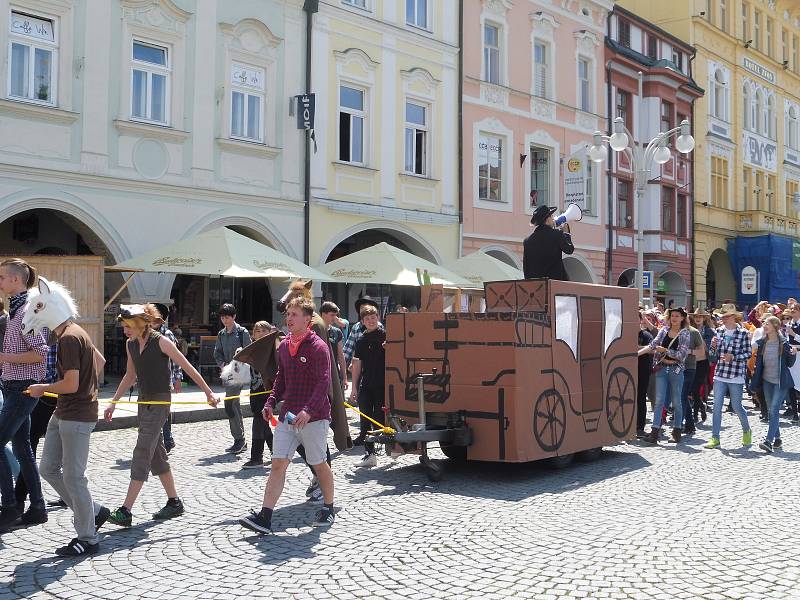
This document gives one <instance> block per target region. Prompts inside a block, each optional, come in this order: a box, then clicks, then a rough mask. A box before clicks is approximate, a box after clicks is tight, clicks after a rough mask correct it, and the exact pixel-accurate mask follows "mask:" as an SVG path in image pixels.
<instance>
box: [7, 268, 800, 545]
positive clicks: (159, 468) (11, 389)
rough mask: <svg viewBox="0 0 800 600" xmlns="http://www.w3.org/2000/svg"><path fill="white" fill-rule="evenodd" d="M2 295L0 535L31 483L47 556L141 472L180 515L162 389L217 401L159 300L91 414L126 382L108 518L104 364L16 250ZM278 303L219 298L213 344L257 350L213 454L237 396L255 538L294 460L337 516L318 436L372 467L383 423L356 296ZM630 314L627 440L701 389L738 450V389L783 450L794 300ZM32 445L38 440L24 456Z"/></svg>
mask: <svg viewBox="0 0 800 600" xmlns="http://www.w3.org/2000/svg"><path fill="white" fill-rule="evenodd" d="M0 291H1V292H3V293H4V294H5V295H6V296H7V297H8V299H9V306H8V309H9V311H8V314H3V316H0V339H2V353H0V364H1V366H2V387H1V388H0V390H1V391H2V393H1V394H0V401H2V400H4V404H3V405H2V409H0V448H2V449H3V452H0V495H1V497H2V508H1V510H0V532H3V531H6V530H8V529H9V528H12V527H15V526H29V525H36V524H39V523H44V522H46V521H47V519H48V514H47V510H46V505H45V500H44V496H43V494H42V484H41V479H44V480H45V481H46V482H48V483H49V484H50V486H51V487H52V488H53V490H54V491H55V492H56V493H57V494H58V496H59V499H58V500H54V501H53V503H54V504H61V505H63V506H67V507H69V508H70V509H71V510H72V511H73V513H74V519H73V521H74V528H75V532H76V537H75V538H73V539H72V540H71V541H70V542H69V543H67V544H66V545H65V546H63V547H59V548H57V549H56V554H58V555H60V556H83V555H89V554H94V553H96V552H97V550H98V548H99V536H98V531H99V530H100V528H101V527H102V526H103V525H105V524H106V523H107V522H109V523H112V524H115V525H117V526H121V527H131V526H132V524H133V521H134V518H133V515H134V506H135V503H136V500H137V498H138V496H139V494H140V492H141V490H142V488H143V486H144V484H145V482H146V481H147V479H148V477H149V475H154V476H156V477H158V479H159V481H160V483H161V485H162V487H163V489H164V492H165V495H166V503H165V504H164V506H163V507H162V508H161V509H160V510H158V511H157V512H156V513H155V514H153V515H152V518H153V519H156V520H162V519H171V518H174V517H178V516H180V515H182V514H183V513H184V511H185V508H184V505H183V502H182V500H181V498H180V496H179V495H178V491H177V486H176V483H175V479H174V477H173V475H172V471H171V467H170V462H169V452H170V450H171V449H172V448H174V446H175V441H174V439H173V436H172V432H171V428H170V404H171V402H172V395H173V394H174V393H175V392H176V391H179V385H180V382H181V380H182V378H183V376H184V375H186V376H188V377H189V378H190V379H191V380H192V381H194V383H195V384H196V385H198V386H199V388H200V389H201V390H202V392H203V393H204V394H205V397H206V402H208V404H209V405H211V406H215V407H216V406H217V405H218V404H219V403H220V401H221V400H220V399H219V398H217V397H216V396H215V394H214V392H213V391H212V389H211V388H210V387H209V385H208V383H207V382H206V381H205V380H204V379H203V378H202V377H201V375H200V373H198V371H197V370H196V369H195V368H194V367H193V366H192V365H191V364H190V363H189V361H188V360H187V359H186V357H185V356H184V354H183V353H182V352H181V351H180V350H179V349H178V347H177V346H176V344H175V336H174V335H172V332H171V331H170V330H169V328H168V326H167V325H168V324H167V322H166V321H167V318H168V311H167V310H166V309H165V307H159V306H157V305H153V304H144V305H123V306H122V307H121V310H120V313H119V315H118V317H117V320H118V321H119V324H120V325H121V327H122V329H123V331H124V334H125V336H126V337H127V338H128V341H127V344H126V354H127V366H126V370H125V375H124V376H123V378H122V380H121V381H120V383H119V385H118V387H117V390H116V392H115V393H114V395H113V397H112V399H111V401H110V402H109V404H108V406H107V407H106V408H105V410H104V417H105V419H107V420H111V419H113V415H114V411H115V409H116V407H117V403H118V402H119V401H120V400H121V399H122V398H123V397H124V396H125V395H126V394H129V393H130V389H131V387H132V386H134V384H135V385H136V386H137V387H138V401H137V404H138V405H137V411H138V430H137V438H136V444H135V447H134V449H133V452H132V459H131V467H130V482H129V484H128V488H127V492H126V494H125V497H124V500H123V501H122V503H121V504H120V505H119V506H118V507H117V508H116V509H115V510H113V511H112V510H111V509H110V508H108V507H106V506H105V505H104V504H102V503H100V502H97V501H96V500H95V498H94V497H93V496H92V494H91V492H90V490H89V485H88V479H87V477H86V469H87V462H88V457H89V445H90V444H89V441H90V434H91V433H92V431H93V430H94V428H95V426H96V423H97V417H98V410H99V407H98V398H97V394H98V378H99V374H100V372H101V370H102V367H103V364H104V362H105V361H104V359H103V357H102V355H101V354H100V353H99V352H98V351H97V349H96V348H95V347H94V345H93V344H92V341H91V339H90V338H89V336H88V334H87V333H86V332H85V331H84V330H83V329H81V327H80V326H79V325H78V324H77V323H76V322H75V320H76V317H77V315H78V307H77V306H76V305H75V302H74V301H73V300H72V297H71V295H70V293H69V291H68V290H66V289H65V288H63V286H61V285H60V284H57V283H54V282H49V281H47V280H46V279H45V278H43V277H37V274H36V271H35V269H34V268H33V267H32V266H30V265H29V264H27V263H25V262H24V261H22V260H20V259H6V260H4V261H3V262H2V263H0ZM0 308H1V307H0ZM278 309H279V312H281V313H282V315H283V321H284V322H283V323H282V325H281V327H278V326H275V325H273V324H271V323H269V322H267V321H258V322H257V323H255V325H254V327H253V330H252V332H250V331H248V330H247V329H246V328H244V327H242V326H241V325H239V324H238V323H237V322H236V308H235V307H234V306H233V305H231V304H225V305H223V306H222V307H221V308H220V310H219V315H220V321H221V325H222V328H221V329H220V331H219V334H218V336H217V344H216V347H215V350H214V356H215V358H216V360H217V363H218V366H219V368H220V371H221V375H223V376H225V372H226V370H230V367H231V366H233V365H236V364H239V359H241V360H242V361H245V358H243V356H244V354H247V351H248V350H253V349H255V348H258V349H259V352H260V354H259V356H261V357H262V359H263V360H262V361H261V362H258V361H255V362H254V361H252V360H251V361H250V362H249V365H250V370H249V371H248V372H247V373H248V374H247V375H244V377H246V378H247V380H248V381H249V391H243V388H245V387H248V386H247V385H246V384H245V383H244V382H243V381H242V380H241V378H240V379H236V378H231V379H225V381H226V382H227V383H226V384H225V398H224V399H223V400H222V401H223V402H224V404H223V406H224V410H225V415H226V416H227V418H228V421H229V426H230V434H231V438H232V444H231V446H230V447H228V448H227V450H226V452H229V453H231V454H235V455H238V454H242V453H244V452H245V451H247V450H248V444H247V438H246V432H245V428H244V421H243V414H242V410H241V400H242V398H243V397H248V396H249V402H250V408H251V410H252V412H253V415H254V418H253V422H252V431H251V434H250V445H249V450H250V453H249V459H248V460H247V461H246V462H244V464H243V465H242V468H243V469H263V468H264V467H265V466H266V465H267V464H268V463H271V468H270V470H269V475H268V478H267V480H266V485H265V488H264V494H263V499H262V502H261V506H260V508H258V509H256V510H252V511H250V513H249V514H247V515H244V516H242V517H241V518H240V519H239V523H240V524H241V525H242V526H243V527H245V528H247V529H250V530H252V531H255V532H257V533H270V532H271V531H272V515H273V510H274V508H275V506H276V504H277V502H278V500H279V498H280V496H281V494H282V492H283V488H284V485H285V476H286V471H287V469H288V467H289V464H290V462H291V461H292V459H293V458H294V457H295V454H298V455H299V456H300V457H301V458H302V460H303V461H304V462H305V464H306V465H307V466H308V468H309V469H310V470H311V473H312V480H311V484H310V485H309V486H308V489H307V490H306V496H307V498H308V501H309V503H311V504H316V505H321V506H320V507H319V508H318V510H316V513H315V517H314V520H313V522H312V525H314V526H318V527H326V526H330V525H331V524H332V523H333V522H334V521H335V515H336V510H335V508H334V478H333V474H332V471H331V468H330V465H331V452H330V448H329V447H328V440H329V431H330V430H332V431H333V443H334V445H335V446H336V448H337V449H338V450H340V451H342V450H347V449H349V448H351V447H353V446H359V447H361V446H363V448H364V455H363V458H362V459H361V461H360V463H359V468H371V467H375V466H376V465H377V464H378V456H377V453H376V450H375V445H374V443H372V442H371V440H370V437H369V432H370V431H371V430H373V429H374V424H375V423H376V422H377V423H382V422H383V421H384V414H383V410H384V405H385V398H384V387H385V379H384V374H385V350H384V345H385V342H386V332H385V329H384V326H383V324H382V323H381V319H380V313H379V308H378V304H377V303H376V302H375V301H374V300H373V299H371V298H369V297H363V298H360V299H358V300H357V301H356V303H355V309H356V312H357V314H358V316H359V319H358V320H357V321H356V322H354V323H352V324H351V323H349V322H348V321H346V320H344V319H342V318H341V316H340V311H339V307H338V306H336V305H335V304H334V303H332V302H323V303H322V304H321V306H320V307H319V312H317V310H316V307H315V305H314V303H313V302H312V299H311V291H310V285H309V283H308V282H306V283H302V282H295V283H294V284H292V286H290V288H289V291H288V292H287V294H286V296H284V298H283V299H282V300H281V301H280V302H279V303H278ZM0 312H2V311H1V310H0ZM639 319H640V331H639V336H638V344H639V351H638V356H639V369H638V376H639V380H638V397H637V404H638V407H637V416H638V421H637V436H638V437H639V438H641V439H643V440H645V441H646V442H648V443H651V444H658V443H659V442H660V440H661V439H662V428H663V427H665V426H666V424H667V423H668V419H670V418H671V428H670V431H669V436H668V441H669V442H673V443H680V442H681V440H682V437H683V436H690V435H693V434H694V433H695V432H696V427H697V423H698V422H700V423H703V422H705V421H706V420H707V417H708V409H709V406H708V402H709V397H711V398H712V406H711V407H710V408H711V420H712V422H711V439H710V441H709V442H708V443H707V444H706V445H705V448H709V449H712V448H719V447H720V446H721V444H722V441H721V438H720V434H721V429H722V427H721V426H722V412H723V409H724V407H725V401H726V399H728V398H729V399H730V401H729V403H728V407H727V410H729V411H731V412H734V413H736V415H737V416H738V418H739V421H740V424H741V430H742V437H741V443H742V445H744V446H749V445H750V444H751V443H752V429H751V427H750V424H749V421H748V415H747V412H746V411H745V409H744V407H743V406H742V400H743V398H744V396H745V391H746V392H747V394H749V395H750V398H751V399H752V401H753V403H754V404H755V406H757V407H758V408H759V409H760V413H761V420H762V421H763V422H764V423H767V424H768V427H767V433H766V436H765V438H764V440H763V441H761V442H760V443H759V447H760V448H761V449H762V450H763V451H764V452H767V453H772V452H774V451H775V450H776V449H780V448H781V447H782V439H781V435H780V430H781V417H783V418H785V419H789V420H790V421H794V422H797V421H798V406H797V397H798V391H796V388H800V370H798V371H796V372H795V371H794V368H795V364H796V352H797V348H798V346H800V305H798V303H797V302H796V300H795V299H793V298H790V299H789V300H788V301H787V302H786V303H785V304H783V303H779V304H770V303H768V302H760V303H759V304H758V305H757V306H756V307H755V308H754V309H753V310H752V311H750V312H749V313H748V314H747V315H744V314H742V313H741V312H739V311H738V310H737V308H736V306H735V305H734V304H733V303H730V302H727V303H724V304H723V305H722V306H721V307H720V308H718V309H717V310H714V311H713V312H712V313H708V312H706V311H704V310H701V309H697V310H695V311H694V312H692V313H691V314H689V313H687V311H686V310H685V309H684V308H681V307H672V306H670V307H667V308H664V307H663V306H658V307H657V308H655V309H645V308H643V307H642V308H640V310H639ZM255 364H258V365H259V367H258V369H256V368H255V366H253V365H255ZM797 366H798V367H800V363H798V364H797ZM242 372H243V371H242ZM795 381H797V382H798V383H797V384H795ZM347 391H349V403H348V405H350V404H356V405H357V406H358V410H359V413H360V415H361V423H360V431H359V434H358V436H357V437H356V439H355V440H351V439H350V436H349V426H348V423H347V418H346V416H345V414H344V407H345V398H346V397H347V394H346V392H347ZM648 399H649V400H650V404H651V406H652V411H653V412H652V428H651V430H650V431H649V432H646V431H645V425H646V422H647V415H648ZM784 406H785V407H786V409H785V411H784V412H783V414H781V410H782V409H783V408H784ZM670 415H671V417H670ZM784 426H785V424H784ZM41 439H43V440H44V444H43V445H44V447H43V450H42V457H41V461H40V463H39V464H38V465H37V461H36V448H37V445H38V443H39V441H40V440H41ZM8 442H11V449H10V451H9V449H8V448H7V444H8ZM265 448H266V449H268V450H269V454H270V456H269V457H265ZM26 502H27V503H28V506H27V509H26Z"/></svg>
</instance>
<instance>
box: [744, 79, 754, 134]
mask: <svg viewBox="0 0 800 600" xmlns="http://www.w3.org/2000/svg"><path fill="white" fill-rule="evenodd" d="M752 115H753V98H752V96H751V95H750V86H749V85H747V83H745V84H744V89H743V90H742V125H743V126H744V128H745V129H752V128H753V116H752Z"/></svg>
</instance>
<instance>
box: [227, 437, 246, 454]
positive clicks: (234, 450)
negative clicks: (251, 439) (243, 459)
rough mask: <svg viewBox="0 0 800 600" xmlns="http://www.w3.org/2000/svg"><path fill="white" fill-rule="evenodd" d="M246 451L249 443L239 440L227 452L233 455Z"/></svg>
mask: <svg viewBox="0 0 800 600" xmlns="http://www.w3.org/2000/svg"><path fill="white" fill-rule="evenodd" d="M245 450H247V442H246V441H244V440H237V441H235V442H234V443H233V446H231V447H230V448H228V450H227V451H228V452H230V453H231V454H241V453H242V452H244V451H245Z"/></svg>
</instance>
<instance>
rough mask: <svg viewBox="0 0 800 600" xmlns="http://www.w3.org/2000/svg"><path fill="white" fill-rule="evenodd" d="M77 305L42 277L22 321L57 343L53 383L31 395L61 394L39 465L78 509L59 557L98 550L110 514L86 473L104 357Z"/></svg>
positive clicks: (34, 388) (40, 386)
mask: <svg viewBox="0 0 800 600" xmlns="http://www.w3.org/2000/svg"><path fill="white" fill-rule="evenodd" d="M77 316H78V308H77V306H76V305H75V301H74V300H73V299H72V296H71V295H70V293H69V292H68V291H67V289H66V288H64V287H63V286H61V285H60V284H57V283H55V282H50V281H47V280H46V279H45V278H44V277H40V278H39V287H38V290H37V291H31V293H30V309H29V310H28V312H27V313H26V314H25V318H24V319H23V321H22V329H23V331H24V332H31V331H36V332H41V331H43V330H50V331H51V332H52V333H51V335H50V337H51V340H52V341H53V342H56V341H57V342H58V354H57V357H56V371H57V374H58V376H57V377H58V378H57V380H56V381H55V382H53V383H41V384H35V385H31V386H30V387H29V388H28V394H29V395H30V396H31V397H32V398H41V397H42V396H43V395H44V394H46V393H47V394H57V395H58V400H57V402H56V409H55V412H54V413H53V416H52V417H51V419H50V421H49V423H48V425H47V432H46V433H45V438H44V451H43V452H42V460H41V464H40V465H39V469H40V472H41V475H42V478H43V479H44V480H45V481H47V483H49V484H50V485H51V486H52V488H53V489H54V490H55V491H56V492H57V493H58V495H59V496H60V497H61V498H62V499H63V500H64V501H65V502H66V503H67V506H69V508H71V509H72V512H73V514H74V519H73V524H74V526H75V533H76V534H77V535H76V537H75V538H73V539H72V540H71V541H70V542H69V543H68V544H67V545H66V546H62V547H60V548H57V549H56V554H57V555H58V556H83V555H87V554H96V553H97V551H98V549H99V547H100V544H99V538H98V535H97V530H98V529H99V528H100V527H101V526H102V525H103V523H105V522H106V520H107V519H108V516H109V515H110V514H111V511H109V510H108V509H107V508H106V507H105V506H102V505H101V504H98V503H97V502H95V501H94V500H93V499H92V494H91V492H90V491H89V481H88V479H87V478H86V463H87V462H88V460H89V441H90V435H91V433H92V431H93V430H94V428H95V425H96V424H97V380H98V372H99V370H100V369H102V367H103V365H104V364H105V359H104V358H103V357H102V355H101V354H100V352H98V350H97V349H96V348H95V347H94V344H93V343H92V340H91V338H90V337H89V334H87V333H86V331H84V330H83V328H81V327H80V326H79V325H78V324H77V323H75V319H76V318H77Z"/></svg>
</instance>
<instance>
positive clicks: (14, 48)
mask: <svg viewBox="0 0 800 600" xmlns="http://www.w3.org/2000/svg"><path fill="white" fill-rule="evenodd" d="M57 50H58V46H57V44H56V35H55V23H54V22H53V21H52V20H51V19H47V18H44V17H34V16H32V15H27V14H24V13H20V12H15V11H12V12H11V19H10V35H9V58H8V62H9V74H8V95H9V96H10V97H12V98H19V99H23V100H32V101H34V102H43V103H47V104H55V103H56V94H55V83H56V64H57Z"/></svg>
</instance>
